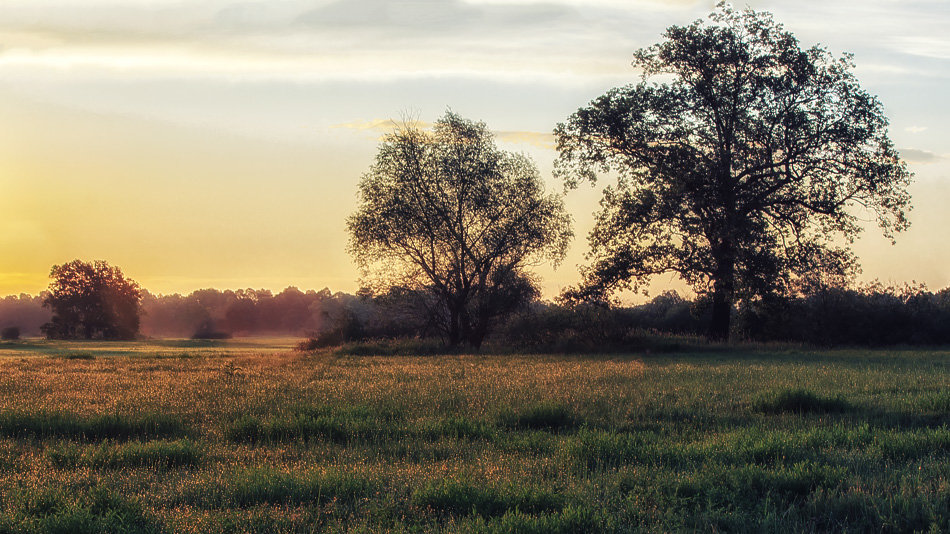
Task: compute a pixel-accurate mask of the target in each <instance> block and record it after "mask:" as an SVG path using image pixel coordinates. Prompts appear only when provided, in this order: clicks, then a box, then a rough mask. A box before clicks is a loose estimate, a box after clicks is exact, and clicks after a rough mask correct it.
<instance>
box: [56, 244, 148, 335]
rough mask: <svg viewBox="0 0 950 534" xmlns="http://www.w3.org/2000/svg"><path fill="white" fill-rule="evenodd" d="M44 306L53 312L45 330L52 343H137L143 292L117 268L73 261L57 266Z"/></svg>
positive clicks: (97, 263) (104, 263) (101, 262)
mask: <svg viewBox="0 0 950 534" xmlns="http://www.w3.org/2000/svg"><path fill="white" fill-rule="evenodd" d="M50 277H51V278H52V279H53V281H52V282H51V283H50V286H49V293H48V294H47V295H46V298H45V299H44V300H43V305H44V306H46V307H48V308H49V309H50V310H52V312H53V317H52V319H51V320H50V322H49V323H46V324H45V325H43V327H42V329H43V332H44V333H45V334H46V336H47V337H48V338H50V339H134V338H135V336H136V335H137V334H138V332H139V302H140V300H141V298H142V291H141V289H140V288H139V285H138V284H137V283H135V281H133V280H130V279H127V278H125V276H123V275H122V271H121V270H120V269H119V268H118V267H113V266H111V265H109V264H108V263H106V262H104V261H95V262H92V263H87V262H84V261H81V260H74V261H71V262H69V263H66V264H63V265H54V266H53V268H52V270H51V271H50Z"/></svg>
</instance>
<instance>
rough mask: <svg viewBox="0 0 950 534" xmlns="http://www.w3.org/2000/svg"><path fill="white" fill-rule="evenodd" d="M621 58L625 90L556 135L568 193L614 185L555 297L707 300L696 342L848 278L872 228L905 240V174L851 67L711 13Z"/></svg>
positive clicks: (756, 20)
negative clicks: (684, 286) (754, 308)
mask: <svg viewBox="0 0 950 534" xmlns="http://www.w3.org/2000/svg"><path fill="white" fill-rule="evenodd" d="M664 37H665V40H663V41H662V42H660V43H658V44H656V45H653V46H650V47H648V48H644V49H641V50H639V51H637V52H636V53H635V54H634V62H633V65H634V66H635V67H637V68H638V69H640V70H641V71H642V73H643V79H642V81H641V82H640V83H637V84H633V85H628V86H625V87H619V88H615V89H612V90H610V91H608V92H607V93H606V94H605V95H603V96H601V97H599V98H597V99H596V100H594V101H592V102H591V103H590V105H589V106H588V107H585V108H582V109H579V110H578V111H577V112H576V113H574V114H573V115H572V116H571V117H570V118H569V119H568V121H567V122H566V123H564V124H560V125H558V127H557V129H556V131H555V134H556V137H557V145H558V150H559V151H560V156H559V158H558V161H557V163H556V172H557V173H559V174H560V175H561V176H562V177H563V178H564V179H565V181H566V184H567V185H568V186H569V187H576V185H577V184H578V182H582V181H590V182H594V181H595V179H596V174H597V173H598V172H610V171H613V172H615V173H616V175H617V182H616V184H615V185H613V186H611V187H608V188H607V189H605V191H604V198H603V201H602V203H601V204H602V209H601V211H600V212H599V213H598V215H597V217H596V221H595V226H594V229H593V230H592V232H591V234H590V237H589V241H590V245H591V252H590V259H591V260H592V261H591V265H590V267H588V268H587V269H586V270H585V272H584V281H583V283H582V284H581V285H580V286H578V287H575V288H571V289H570V290H569V291H568V292H567V295H566V296H567V297H570V298H588V299H606V298H609V296H610V295H611V293H612V292H613V291H616V290H620V289H631V288H632V289H636V288H638V287H640V286H641V285H642V284H644V283H646V282H648V281H649V280H650V278H651V277H653V276H654V275H658V274H661V273H675V274H678V275H679V276H680V277H681V278H682V279H684V280H685V281H686V282H688V283H690V284H691V285H692V286H693V287H694V288H695V289H696V290H697V292H699V293H700V294H707V295H710V296H711V302H712V321H711V325H710V336H711V337H713V338H717V339H725V338H727V337H728V335H729V329H730V312H731V311H732V309H733V305H734V303H735V301H736V299H745V298H756V297H761V296H763V295H770V294H781V293H787V292H790V291H792V290H793V289H794V288H795V287H798V286H801V285H803V284H808V283H815V282H816V281H818V282H819V283H827V281H828V280H829V279H830V280H842V279H848V278H849V277H851V276H853V274H854V272H855V271H856V269H857V264H856V261H855V258H854V256H853V255H852V253H851V252H850V251H849V250H848V248H847V247H848V245H849V244H850V243H851V242H852V241H853V239H854V238H855V236H856V235H857V234H858V232H859V231H860V229H861V225H860V223H861V221H862V218H873V219H874V220H876V222H877V223H878V224H879V225H880V227H881V228H882V229H883V232H884V235H885V236H888V237H890V238H891V239H892V240H893V236H894V234H895V233H896V232H899V231H901V230H904V229H905V228H906V227H907V226H908V221H907V219H906V217H905V211H907V210H908V209H909V208H910V205H909V201H910V197H909V195H908V193H907V189H906V188H907V185H908V184H909V183H910V180H911V178H912V175H911V174H910V173H908V172H907V169H906V167H905V165H904V163H903V162H902V161H901V159H900V157H899V155H898V153H897V151H896V150H895V149H894V146H893V144H892V143H891V141H890V139H889V138H888V135H887V119H886V118H885V116H884V111H883V109H882V106H881V104H880V102H879V101H878V100H877V99H876V98H875V97H873V96H871V95H870V94H868V93H867V92H866V91H865V90H863V89H862V88H861V87H860V85H859V84H858V81H857V80H856V78H855V76H854V74H853V68H854V64H853V62H852V58H851V56H850V55H847V54H846V55H843V56H842V57H840V58H835V57H833V56H832V54H830V53H829V52H828V51H827V50H826V49H824V48H822V47H819V46H814V47H811V48H808V49H802V48H800V46H799V43H798V41H797V40H796V38H795V37H794V36H793V35H792V34H791V33H789V32H788V31H786V30H785V29H784V28H783V27H782V26H781V25H780V24H777V23H775V22H774V21H773V19H772V17H771V16H770V15H769V14H767V13H760V12H754V11H752V10H745V11H736V10H734V9H732V8H731V7H730V6H729V5H728V4H725V3H720V4H719V5H718V7H717V9H716V10H715V11H714V12H713V13H712V14H711V15H710V16H709V19H708V20H699V21H696V22H694V23H693V24H691V25H689V26H685V27H682V26H673V27H671V28H669V29H668V30H667V31H666V33H665V35H664Z"/></svg>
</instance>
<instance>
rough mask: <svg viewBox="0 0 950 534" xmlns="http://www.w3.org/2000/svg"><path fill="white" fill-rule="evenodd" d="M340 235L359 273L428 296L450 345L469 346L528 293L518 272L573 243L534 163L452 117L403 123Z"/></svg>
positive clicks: (480, 127)
mask: <svg viewBox="0 0 950 534" xmlns="http://www.w3.org/2000/svg"><path fill="white" fill-rule="evenodd" d="M347 228H348V230H349V233H350V251H351V253H352V254H353V255H354V256H355V257H356V259H357V261H358V263H359V264H360V266H361V267H362V268H363V271H364V273H370V272H372V273H374V274H375V276H376V282H377V283H378V284H379V285H380V286H384V287H386V288H390V287H393V286H401V287H404V288H407V289H410V290H424V291H426V292H428V293H430V294H431V295H432V296H433V301H432V304H433V305H434V306H435V309H434V310H433V311H434V313H433V316H434V317H436V318H438V326H439V328H440V330H441V331H442V333H443V334H444V336H445V338H446V340H447V341H448V344H449V345H450V346H455V345H458V344H459V343H463V342H465V343H469V344H471V345H472V346H474V347H478V346H479V345H480V344H481V342H482V340H483V339H484V337H485V335H486V333H487V332H488V330H489V329H490V327H491V323H492V321H493V320H494V319H495V318H497V317H498V316H500V315H502V314H504V313H506V312H508V311H510V309H511V308H512V306H513V305H515V304H517V303H518V302H519V301H522V300H524V298H525V296H527V295H528V294H533V291H534V289H533V286H534V284H533V282H532V280H531V279H530V277H529V276H528V274H527V272H526V268H527V267H528V266H529V265H531V264H532V263H533V262H537V261H542V260H546V259H550V260H553V261H555V262H557V261H559V260H560V259H561V258H563V256H564V253H565V250H566V247H567V244H568V241H569V239H570V237H571V231H570V217H569V216H568V215H567V213H566V212H565V211H564V206H563V203H562V200H561V198H560V197H559V196H557V195H553V194H545V192H544V186H543V183H542V181H541V177H540V175H539V173H538V170H537V168H536V167H535V165H534V164H533V163H532V162H531V161H530V160H529V159H528V158H527V157H525V156H524V155H520V154H512V153H508V152H504V151H501V150H499V149H498V148H496V146H495V142H494V139H493V137H492V134H491V132H490V131H489V130H488V128H487V127H486V126H485V124H484V123H477V122H472V121H468V120H465V119H462V118H461V117H459V116H458V115H455V114H453V113H446V114H445V116H443V117H442V118H441V119H439V120H438V122H436V124H435V128H434V129H433V131H431V132H426V131H422V130H420V129H418V128H416V127H414V126H412V125H404V126H403V127H401V128H399V129H397V130H396V131H395V132H393V133H392V134H390V135H389V136H387V137H386V138H385V140H384V141H383V142H382V144H381V145H380V147H379V153H378V154H377V156H376V164H375V165H374V166H373V167H372V169H371V170H370V171H369V172H368V173H367V174H366V175H364V176H363V178H362V180H361V182H360V184H359V207H358V208H357V211H356V213H354V214H353V215H352V216H350V218H349V219H348V220H347Z"/></svg>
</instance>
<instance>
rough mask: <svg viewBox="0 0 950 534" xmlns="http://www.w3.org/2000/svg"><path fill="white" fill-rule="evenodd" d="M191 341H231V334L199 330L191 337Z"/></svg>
mask: <svg viewBox="0 0 950 534" xmlns="http://www.w3.org/2000/svg"><path fill="white" fill-rule="evenodd" d="M191 339H231V334H230V333H228V332H222V331H220V330H204V329H200V330H198V331H197V332H195V333H194V334H192V335H191Z"/></svg>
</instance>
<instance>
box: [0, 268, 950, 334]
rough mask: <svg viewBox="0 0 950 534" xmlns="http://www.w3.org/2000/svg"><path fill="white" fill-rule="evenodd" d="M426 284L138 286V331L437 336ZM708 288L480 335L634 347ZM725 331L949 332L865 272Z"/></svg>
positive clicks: (921, 295) (35, 316)
mask: <svg viewBox="0 0 950 534" xmlns="http://www.w3.org/2000/svg"><path fill="white" fill-rule="evenodd" d="M44 297H45V292H44V293H42V294H40V295H36V296H33V295H28V294H21V295H18V296H17V295H11V296H7V297H5V298H2V299H0V330H2V329H7V328H10V327H17V328H18V329H19V330H20V334H21V335H22V336H25V337H32V336H40V335H41V330H40V327H41V326H42V325H43V324H45V323H47V322H49V321H50V318H51V315H52V314H51V311H50V310H49V309H48V308H45V307H43V299H44ZM425 299H426V295H424V294H419V293H414V292H411V291H406V290H401V291H390V292H389V293H387V294H383V295H375V296H374V295H371V294H370V293H369V292H358V293H357V294H349V293H345V292H336V293H334V292H331V291H330V290H329V289H323V290H320V291H314V290H308V291H301V290H299V289H297V288H296V287H288V288H286V289H284V290H283V291H281V292H279V293H276V294H274V293H273V292H272V291H270V290H266V289H260V290H255V289H239V290H236V291H235V290H218V289H201V290H197V291H194V292H192V293H191V294H188V295H179V294H171V295H153V294H151V293H148V292H147V291H143V298H142V301H141V308H140V317H141V330H140V334H141V336H143V337H146V338H211V339H213V338H224V337H231V336H238V337H242V336H268V335H270V336H275V335H286V336H298V337H301V338H310V340H311V341H310V344H311V347H313V348H316V347H319V346H332V345H339V344H341V343H348V342H365V341H370V340H381V339H390V340H392V339H436V338H438V337H439V335H440V332H439V329H438V328H437V327H436V325H435V322H434V318H432V317H429V316H428V314H427V311H426V310H427V309H428V308H427V306H426V302H425ZM710 316H711V312H710V302H709V299H708V298H702V297H699V298H694V299H688V298H684V297H682V296H680V295H679V294H678V293H676V292H675V291H666V292H664V293H661V294H660V295H657V296H655V297H654V298H652V299H651V300H650V301H649V302H647V303H644V304H640V305H636V306H625V307H616V306H615V307H605V306H601V305H595V304H582V305H574V306H568V305H563V304H559V303H553V302H549V301H544V300H540V299H536V300H534V301H532V302H531V303H529V304H528V305H527V306H525V307H524V308H523V309H522V310H521V311H519V312H517V313H515V314H513V315H512V316H510V317H508V318H507V319H506V320H504V321H502V322H500V323H499V324H498V325H496V327H495V328H494V329H493V332H492V334H491V336H490V338H489V339H488V343H489V344H490V346H493V347H496V348H500V347H505V348H511V349H524V350H552V351H572V350H578V351H580V350H605V349H611V348H615V349H628V350H629V349H636V348H637V347H638V344H639V343H642V342H644V340H645V339H646V338H649V337H650V336H656V335H671V336H696V337H699V336H702V335H703V334H704V333H705V332H706V331H707V330H708V327H709V321H710ZM732 335H733V339H735V340H744V341H758V342H772V341H777V342H792V343H803V344H812V345H821V346H847V345H855V346H888V345H944V344H948V343H950V287H948V288H944V289H942V290H939V291H931V290H928V289H927V288H926V287H925V286H923V285H916V284H903V285H884V284H882V283H880V282H873V283H870V284H865V285H862V286H858V287H852V288H826V289H822V290H819V291H816V292H813V293H812V294H809V295H800V296H796V297H791V298H773V299H770V300H759V301H751V302H743V303H742V304H740V305H739V306H738V307H737V308H736V309H735V310H734V312H733V330H732Z"/></svg>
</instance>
